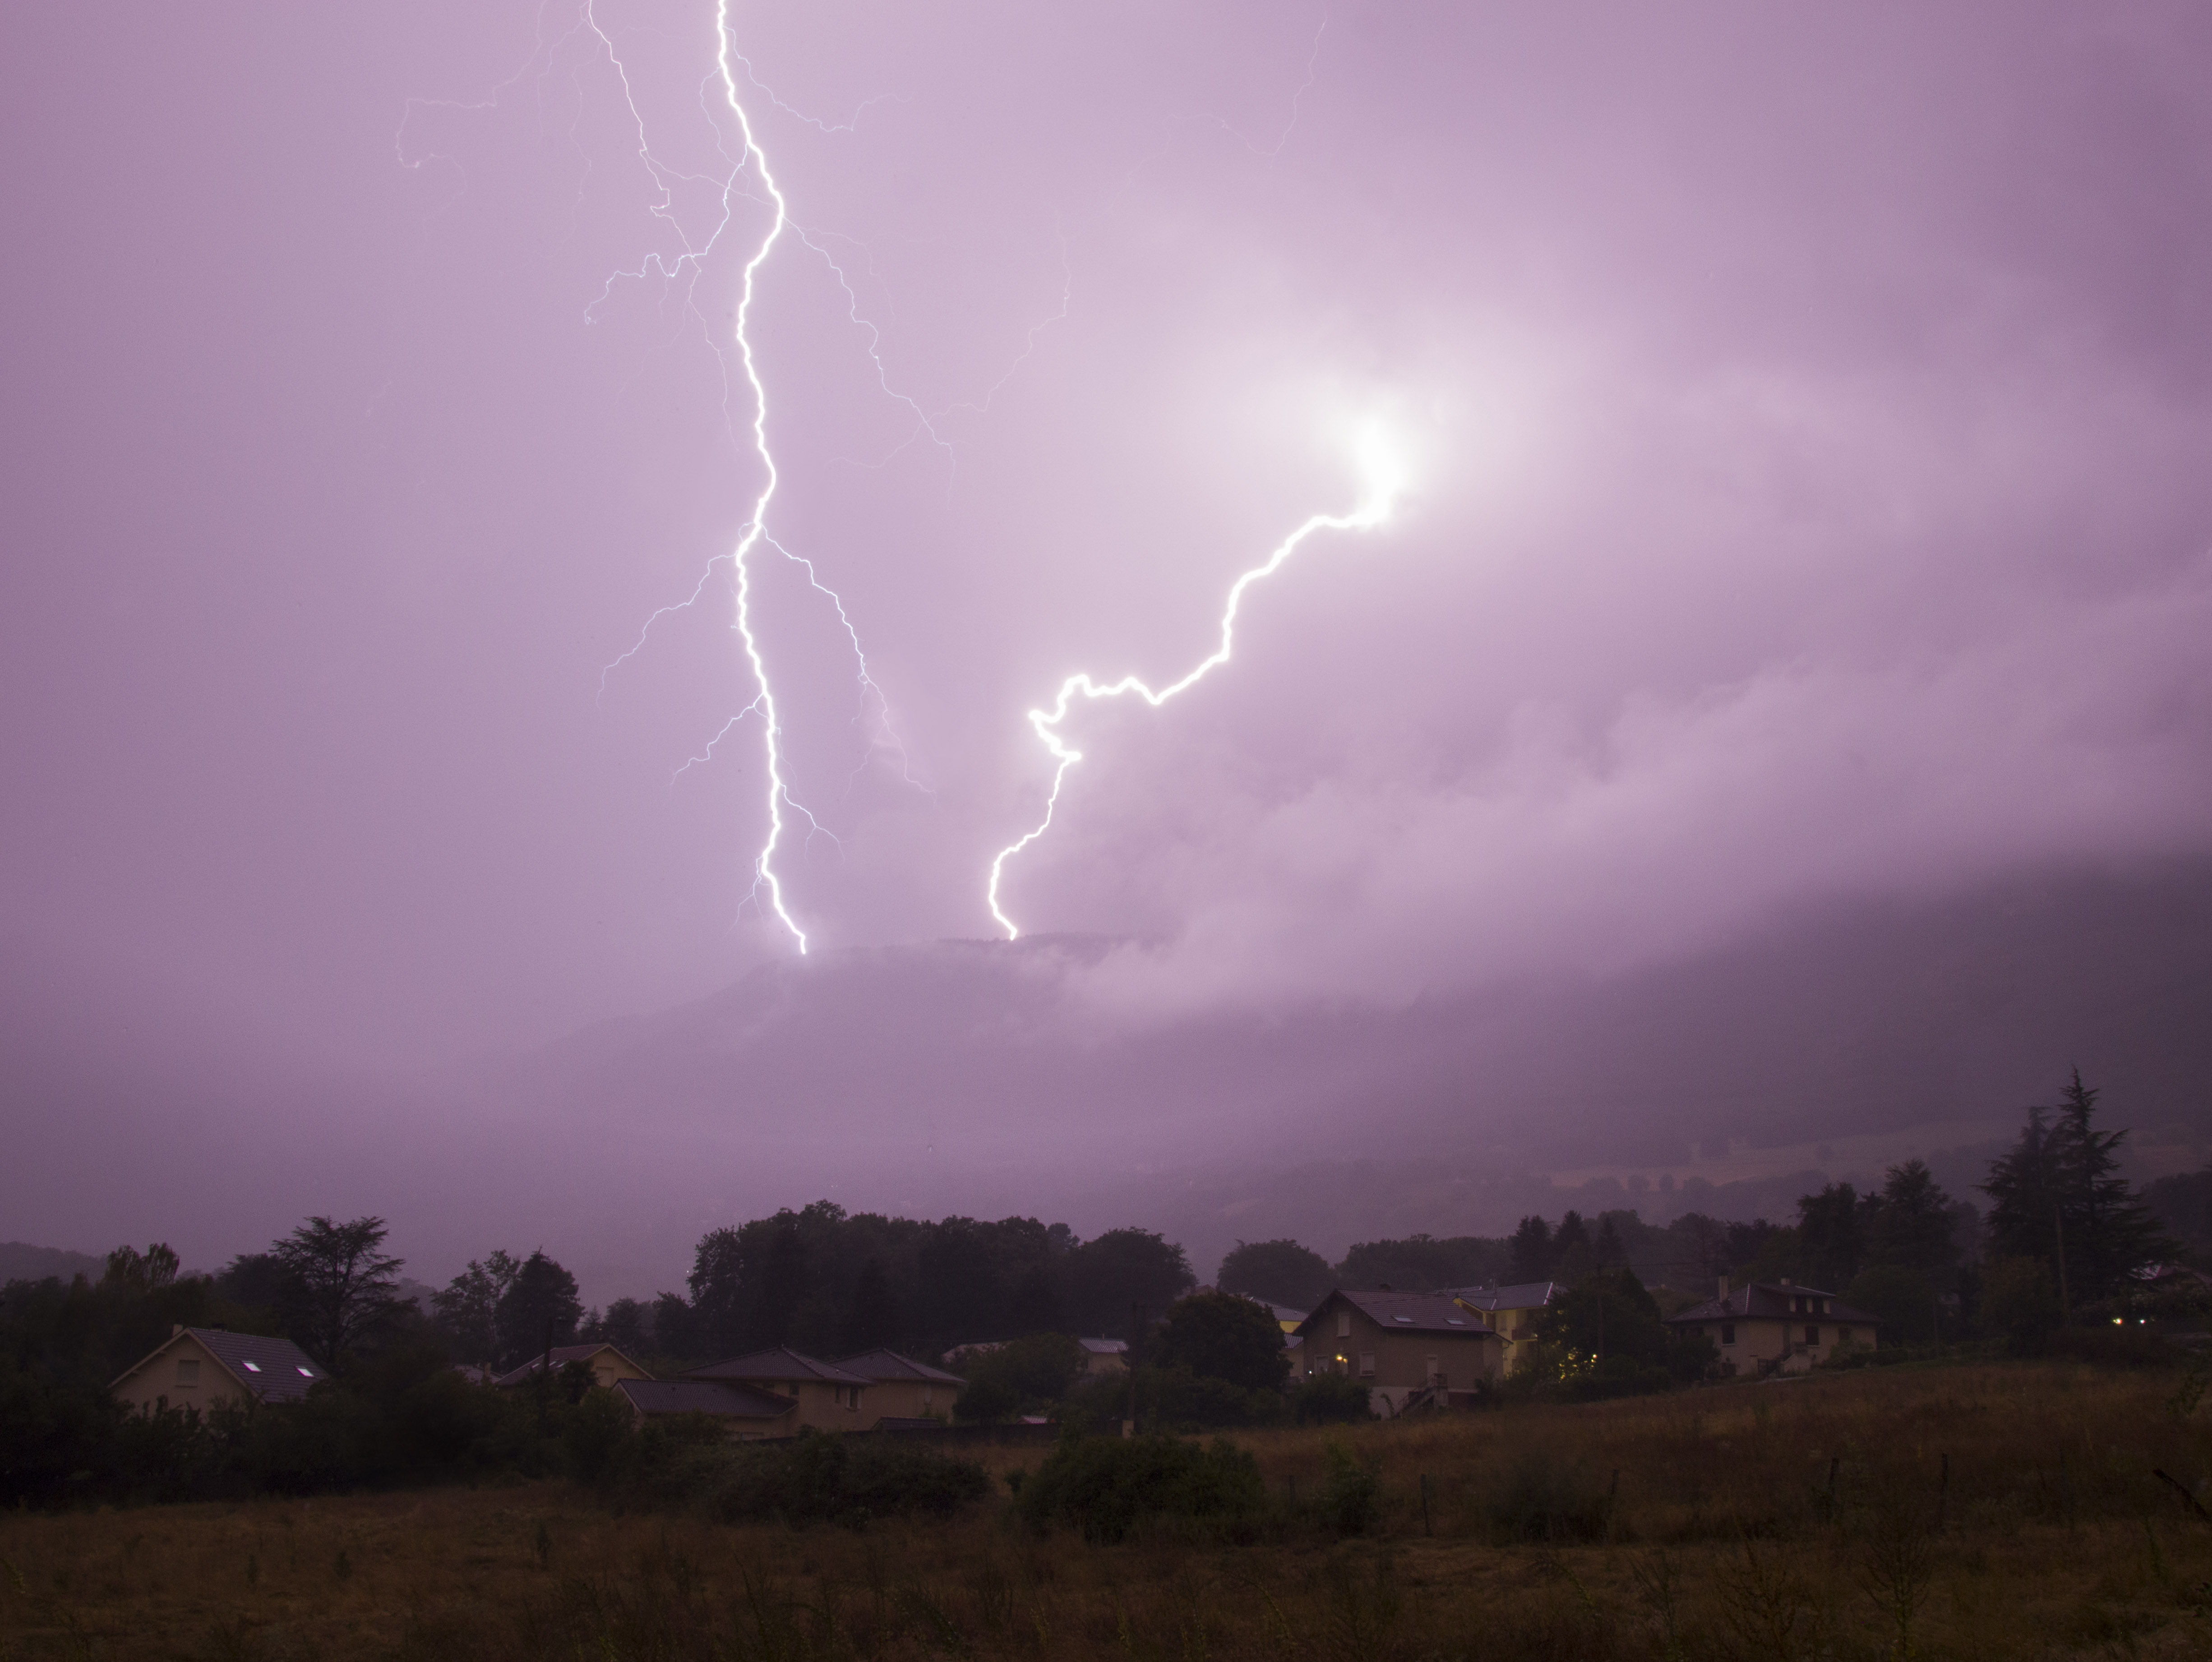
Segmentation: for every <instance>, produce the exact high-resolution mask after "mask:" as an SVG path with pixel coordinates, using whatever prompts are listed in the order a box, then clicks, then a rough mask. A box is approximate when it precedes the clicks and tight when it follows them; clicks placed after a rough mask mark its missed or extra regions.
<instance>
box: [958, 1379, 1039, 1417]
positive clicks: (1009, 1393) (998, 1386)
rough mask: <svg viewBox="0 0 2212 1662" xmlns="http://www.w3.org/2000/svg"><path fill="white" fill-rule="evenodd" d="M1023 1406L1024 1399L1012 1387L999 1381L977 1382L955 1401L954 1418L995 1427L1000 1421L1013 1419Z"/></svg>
mask: <svg viewBox="0 0 2212 1662" xmlns="http://www.w3.org/2000/svg"><path fill="white" fill-rule="evenodd" d="M1021 1405H1022V1399H1021V1398H1019V1397H1018V1396H1016V1395H1015V1394H1014V1392H1013V1390H1012V1387H1011V1386H1006V1385H1005V1384H1003V1383H1001V1382H1000V1381H999V1380H992V1379H981V1380H972V1381H971V1382H970V1383H969V1386H968V1388H967V1389H966V1390H964V1391H963V1392H961V1393H960V1395H959V1397H958V1398H957V1399H956V1400H955V1401H954V1403H953V1404H952V1417H953V1418H954V1419H956V1420H968V1421H971V1422H974V1423H975V1424H977V1425H995V1424H997V1423H998V1422H1000V1420H1010V1419H1012V1418H1013V1416H1014V1415H1015V1413H1016V1411H1017V1410H1019V1409H1020V1407H1021Z"/></svg>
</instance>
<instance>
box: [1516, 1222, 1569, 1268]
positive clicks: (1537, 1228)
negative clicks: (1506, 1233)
mask: <svg viewBox="0 0 2212 1662" xmlns="http://www.w3.org/2000/svg"><path fill="white" fill-rule="evenodd" d="M1511 1246H1512V1250H1513V1279H1514V1280H1515V1281H1516V1282H1527V1281H1545V1280H1548V1279H1549V1278H1550V1277H1551V1274H1552V1266H1553V1265H1554V1264H1556V1263H1558V1262H1559V1254H1558V1253H1557V1252H1555V1251H1554V1250H1553V1246H1552V1226H1551V1225H1550V1224H1548V1223H1547V1222H1544V1220H1543V1219H1542V1218H1541V1217H1536V1216H1528V1217H1524V1218H1522V1220H1521V1227H1520V1228H1517V1229H1516V1230H1514V1232H1513V1240H1512V1242H1511Z"/></svg>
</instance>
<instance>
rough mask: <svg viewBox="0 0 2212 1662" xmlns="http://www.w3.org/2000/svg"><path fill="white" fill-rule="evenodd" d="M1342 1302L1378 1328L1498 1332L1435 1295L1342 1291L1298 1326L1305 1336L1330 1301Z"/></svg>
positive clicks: (1328, 1299)
mask: <svg viewBox="0 0 2212 1662" xmlns="http://www.w3.org/2000/svg"><path fill="white" fill-rule="evenodd" d="M1333 1299H1342V1300H1343V1301H1345V1302H1346V1304H1349V1305H1350V1306H1352V1308H1353V1309H1355V1310H1357V1311H1358V1312H1359V1313H1360V1314H1361V1315H1363V1316H1365V1317H1366V1318H1367V1319H1369V1320H1370V1321H1371V1322H1373V1323H1375V1324H1376V1325H1377V1326H1378V1327H1390V1328H1399V1329H1403V1330H1404V1331H1408V1332H1414V1333H1460V1334H1489V1335H1493V1336H1494V1335H1495V1332H1496V1330H1495V1329H1494V1328H1492V1327H1491V1326H1490V1325H1488V1324H1487V1323H1486V1322H1484V1321H1483V1320H1481V1319H1480V1318H1479V1317H1477V1316H1474V1315H1473V1314H1471V1313H1469V1312H1468V1311H1467V1310H1466V1309H1464V1308H1462V1307H1461V1306H1460V1305H1458V1304H1456V1303H1455V1302H1454V1301H1451V1300H1450V1299H1448V1298H1445V1297H1443V1296H1442V1295H1439V1294H1436V1293H1383V1292H1376V1293H1352V1292H1346V1290H1345V1289H1342V1288H1339V1289H1337V1290H1336V1291H1335V1292H1334V1293H1331V1294H1330V1295H1328V1298H1325V1299H1323V1300H1322V1301H1321V1303H1320V1305H1319V1306H1318V1307H1316V1309H1315V1310H1314V1313H1313V1314H1312V1315H1310V1316H1308V1317H1307V1318H1306V1319H1304V1321H1302V1322H1300V1323H1299V1324H1298V1331H1299V1332H1300V1333H1301V1334H1303V1333H1304V1332H1305V1331H1306V1330H1307V1329H1308V1328H1310V1327H1311V1326H1312V1325H1314V1321H1315V1319H1316V1318H1317V1317H1318V1316H1319V1315H1320V1314H1321V1313H1322V1311H1323V1310H1326V1309H1328V1307H1329V1302H1330V1300H1333Z"/></svg>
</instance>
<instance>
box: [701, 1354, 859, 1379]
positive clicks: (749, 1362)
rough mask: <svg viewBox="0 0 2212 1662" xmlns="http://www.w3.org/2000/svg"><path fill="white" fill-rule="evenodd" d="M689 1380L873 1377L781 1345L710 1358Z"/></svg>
mask: <svg viewBox="0 0 2212 1662" xmlns="http://www.w3.org/2000/svg"><path fill="white" fill-rule="evenodd" d="M684 1378H685V1379H687V1380H760V1381H763V1382H765V1383H767V1384H770V1385H788V1384H794V1383H805V1382H808V1381H818V1382H819V1383H821V1384H823V1385H868V1384H871V1383H872V1381H871V1380H868V1379H866V1378H865V1377H863V1376H862V1375H860V1374H848V1373H847V1372H846V1371H845V1370H844V1369H843V1368H836V1367H833V1366H832V1365H831V1364H829V1362H817V1361H816V1360H815V1359H814V1358H813V1357H812V1356H801V1355H800V1354H799V1352H798V1351H796V1350H789V1349H786V1348H781V1347H780V1348H778V1349H776V1350H756V1351H754V1352H753V1353H752V1354H751V1355H750V1356H732V1358H731V1359H730V1360H729V1361H727V1362H709V1363H708V1364H707V1366H706V1367H704V1368H693V1369H692V1370H691V1371H690V1373H688V1374H685V1375H684Z"/></svg>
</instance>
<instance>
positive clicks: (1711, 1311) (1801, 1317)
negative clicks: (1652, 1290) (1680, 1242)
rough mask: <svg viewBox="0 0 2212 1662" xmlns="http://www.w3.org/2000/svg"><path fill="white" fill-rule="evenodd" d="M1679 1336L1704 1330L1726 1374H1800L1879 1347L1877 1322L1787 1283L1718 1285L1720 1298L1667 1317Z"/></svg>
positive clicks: (1819, 1292) (1809, 1289) (1825, 1295)
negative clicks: (1840, 1355) (1852, 1351)
mask: <svg viewBox="0 0 2212 1662" xmlns="http://www.w3.org/2000/svg"><path fill="white" fill-rule="evenodd" d="M1667 1325H1668V1326H1669V1327H1672V1328H1674V1329H1676V1330H1677V1331H1681V1330H1684V1329H1688V1330H1691V1331H1700V1332H1703V1333H1704V1334H1705V1337H1707V1338H1709V1339H1711V1341H1712V1342H1713V1348H1714V1349H1715V1350H1717V1351H1719V1352H1720V1358H1721V1360H1720V1370H1721V1372H1722V1373H1723V1374H1772V1373H1777V1372H1780V1373H1785V1374H1796V1373H1802V1372H1803V1371H1804V1370H1805V1369H1806V1368H1810V1367H1812V1366H1813V1364H1814V1363H1815V1362H1825V1361H1826V1360H1827V1359H1828V1358H1829V1357H1830V1356H1834V1355H1835V1354H1836V1353H1837V1352H1838V1350H1846V1349H1849V1348H1850V1347H1853V1346H1857V1347H1859V1348H1862V1349H1865V1350H1873V1349H1875V1345H1876V1344H1877V1339H1876V1334H1875V1328H1876V1323H1875V1318H1874V1317H1872V1316H1870V1315H1869V1314H1868V1313H1866V1312H1865V1311H1863V1310H1857V1309H1854V1308H1852V1307H1850V1305H1848V1304H1845V1303H1844V1301H1842V1300H1841V1299H1839V1298H1838V1297H1837V1296H1836V1295H1834V1294H1833V1293H1829V1292H1824V1291H1822V1290H1821V1289H1820V1288H1818V1287H1800V1286H1798V1285H1796V1284H1795V1283H1792V1282H1790V1281H1789V1280H1788V1279H1786V1278H1785V1279H1784V1280H1781V1281H1775V1282H1765V1281H1754V1282H1747V1283H1744V1285H1742V1286H1741V1287H1737V1288H1735V1289H1731V1288H1730V1287H1729V1283H1728V1278H1727V1277H1725V1276H1723V1277H1722V1278H1721V1282H1720V1293H1719V1296H1718V1297H1717V1298H1711V1299H1708V1300H1707V1301H1705V1303H1703V1304H1696V1305H1692V1306H1691V1307H1689V1308H1688V1309H1686V1310H1684V1311H1682V1312H1681V1313H1679V1314H1677V1315H1674V1316H1670V1317H1668V1320H1667Z"/></svg>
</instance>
